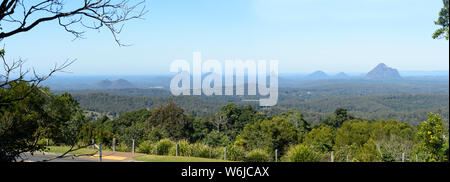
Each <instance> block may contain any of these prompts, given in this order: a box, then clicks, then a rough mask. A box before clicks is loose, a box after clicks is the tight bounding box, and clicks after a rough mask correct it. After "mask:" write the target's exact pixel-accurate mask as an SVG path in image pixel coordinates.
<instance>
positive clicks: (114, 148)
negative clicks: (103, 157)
mask: <svg viewBox="0 0 450 182" xmlns="http://www.w3.org/2000/svg"><path fill="white" fill-rule="evenodd" d="M112 149H113V152H115V151H116V138H113V148H112Z"/></svg>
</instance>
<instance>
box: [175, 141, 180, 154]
mask: <svg viewBox="0 0 450 182" xmlns="http://www.w3.org/2000/svg"><path fill="white" fill-rule="evenodd" d="M179 150H180V144H179V143H177V147H176V151H175V156H178V155H180V153H179Z"/></svg>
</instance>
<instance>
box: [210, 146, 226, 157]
mask: <svg viewBox="0 0 450 182" xmlns="http://www.w3.org/2000/svg"><path fill="white" fill-rule="evenodd" d="M223 149H224V147H214V148H212V152H211V158H213V159H223V152H224V151H223Z"/></svg>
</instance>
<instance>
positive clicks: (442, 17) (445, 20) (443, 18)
mask: <svg viewBox="0 0 450 182" xmlns="http://www.w3.org/2000/svg"><path fill="white" fill-rule="evenodd" d="M442 2H443V3H444V7H443V8H442V9H441V11H440V12H439V18H438V20H437V21H435V22H434V23H435V24H436V25H439V26H442V27H441V28H439V29H437V30H436V31H435V32H434V33H433V36H432V37H433V39H438V38H442V37H444V38H445V39H447V40H448V24H449V15H448V13H449V3H448V0H442Z"/></svg>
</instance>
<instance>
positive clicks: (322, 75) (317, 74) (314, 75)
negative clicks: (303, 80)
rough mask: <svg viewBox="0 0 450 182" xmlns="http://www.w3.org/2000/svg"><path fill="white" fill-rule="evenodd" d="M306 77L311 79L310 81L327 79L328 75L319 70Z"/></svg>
mask: <svg viewBox="0 0 450 182" xmlns="http://www.w3.org/2000/svg"><path fill="white" fill-rule="evenodd" d="M308 77H309V78H312V79H322V78H327V77H328V75H327V74H326V73H325V72H323V71H320V70H319V71H315V72H314V73H311V74H309V75H308Z"/></svg>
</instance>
